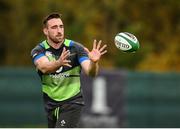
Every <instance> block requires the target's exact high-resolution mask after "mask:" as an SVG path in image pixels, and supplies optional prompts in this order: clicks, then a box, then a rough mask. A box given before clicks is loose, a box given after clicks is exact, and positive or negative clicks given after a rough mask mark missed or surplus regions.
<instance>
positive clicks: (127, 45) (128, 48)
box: [114, 32, 140, 52]
mask: <svg viewBox="0 0 180 129" xmlns="http://www.w3.org/2000/svg"><path fill="white" fill-rule="evenodd" d="M114 42H115V45H116V47H117V48H118V49H120V50H121V51H123V52H136V51H137V50H138V49H139V47H140V44H139V41H138V39H137V38H136V36H134V35H133V34H131V33H128V32H121V33H118V34H117V35H116V36H115V38H114Z"/></svg>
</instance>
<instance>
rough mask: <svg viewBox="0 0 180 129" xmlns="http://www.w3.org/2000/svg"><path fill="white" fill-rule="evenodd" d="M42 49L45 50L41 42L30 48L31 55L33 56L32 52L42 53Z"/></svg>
mask: <svg viewBox="0 0 180 129" xmlns="http://www.w3.org/2000/svg"><path fill="white" fill-rule="evenodd" d="M44 50H45V48H44V46H43V44H42V42H41V43H39V44H38V45H36V46H35V47H34V48H33V49H32V50H31V56H33V55H34V54H39V53H43V52H44Z"/></svg>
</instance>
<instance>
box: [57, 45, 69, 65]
mask: <svg viewBox="0 0 180 129" xmlns="http://www.w3.org/2000/svg"><path fill="white" fill-rule="evenodd" d="M69 56H70V51H69V50H66V48H65V47H64V48H63V51H62V53H61V56H60V57H59V59H58V60H57V61H58V62H59V64H60V65H61V66H68V67H72V66H71V65H70V64H69V63H70V62H71V61H70V60H68V59H67V58H68V57H69Z"/></svg>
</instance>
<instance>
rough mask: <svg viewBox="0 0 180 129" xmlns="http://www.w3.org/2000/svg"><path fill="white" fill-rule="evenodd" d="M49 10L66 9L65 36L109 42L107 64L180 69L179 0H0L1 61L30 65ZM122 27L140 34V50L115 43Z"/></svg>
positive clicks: (161, 69)
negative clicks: (131, 50)
mask: <svg viewBox="0 0 180 129" xmlns="http://www.w3.org/2000/svg"><path fill="white" fill-rule="evenodd" d="M51 12H59V13H62V14H63V21H64V24H65V33H66V37H67V38H69V39H73V40H75V41H78V42H81V43H83V44H84V45H85V46H87V47H88V48H92V42H93V40H94V39H95V38H96V39H98V40H99V39H102V40H103V41H104V42H105V43H107V44H108V54H106V55H105V56H104V58H103V60H102V62H101V64H102V66H103V67H106V68H125V69H130V70H142V71H149V70H150V71H180V59H179V55H180V45H179V42H180V38H179V36H180V13H179V12H180V1H179V0H99V1H96V0H86V1H80V0H68V2H67V0H32V1H29V0H1V1H0V17H1V18H0V39H1V40H0V42H1V43H0V51H1V54H0V57H1V61H0V65H1V66H32V63H31V58H30V51H31V49H32V48H33V47H34V46H35V45H36V44H37V43H39V42H40V41H42V40H43V39H44V35H43V33H42V24H41V22H42V18H43V17H44V16H46V15H47V14H49V13H51ZM123 31H127V32H130V33H133V34H135V35H136V36H137V38H138V39H139V42H140V45H141V47H140V50H139V51H138V52H137V53H122V52H121V51H120V50H118V49H117V48H116V47H115V45H114V36H115V35H116V34H117V33H119V32H123Z"/></svg>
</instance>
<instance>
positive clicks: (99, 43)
mask: <svg viewBox="0 0 180 129" xmlns="http://www.w3.org/2000/svg"><path fill="white" fill-rule="evenodd" d="M101 42H102V40H100V41H99V42H98V45H97V48H96V49H98V50H99V48H100V46H101Z"/></svg>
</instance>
